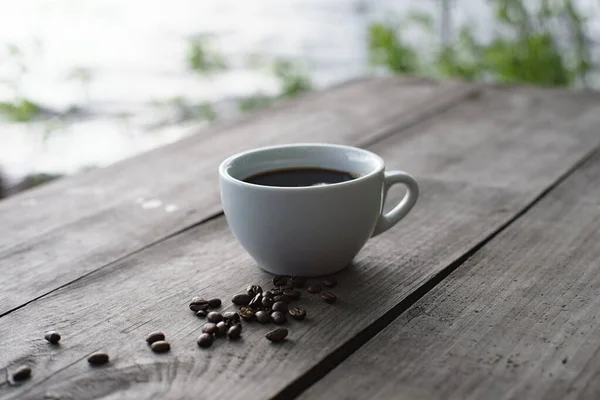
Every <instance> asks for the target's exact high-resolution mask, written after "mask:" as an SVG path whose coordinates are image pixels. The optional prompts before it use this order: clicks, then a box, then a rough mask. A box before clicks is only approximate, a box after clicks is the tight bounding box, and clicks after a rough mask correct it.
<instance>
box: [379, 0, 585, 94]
mask: <svg viewBox="0 0 600 400" xmlns="http://www.w3.org/2000/svg"><path fill="white" fill-rule="evenodd" d="M533 3H534V2H527V6H526V5H525V4H526V3H525V2H524V1H521V0H490V5H491V6H492V7H493V10H494V12H495V16H496V22H497V24H498V27H499V28H500V29H501V31H502V32H503V34H496V35H495V37H494V38H493V39H492V40H491V41H489V42H485V43H484V42H481V41H478V40H477V39H476V38H475V35H474V34H473V30H472V29H471V28H470V27H469V26H463V27H461V28H460V31H459V34H458V38H457V40H455V41H454V42H453V43H451V44H449V45H446V46H441V48H440V49H439V51H437V52H436V54H435V55H434V57H433V60H431V61H430V62H429V63H427V62H425V61H424V59H423V57H422V56H421V54H419V53H418V52H417V51H416V49H415V48H413V47H411V46H409V45H408V44H406V43H405V42H403V41H402V38H401V36H402V35H401V32H399V30H398V29H394V28H393V27H391V26H389V25H384V24H381V23H376V24H373V25H371V27H370V31H369V51H370V55H371V61H372V63H373V65H376V66H383V67H386V68H387V69H388V70H389V71H391V72H395V73H417V74H423V73H428V72H429V71H432V74H433V75H435V76H441V77H458V78H463V79H467V80H484V79H485V80H491V81H494V82H500V83H519V84H534V85H540V86H571V85H574V84H576V83H578V82H580V83H582V84H585V83H586V77H587V75H588V73H589V72H590V71H592V70H593V69H594V68H595V66H594V64H593V62H592V59H591V55H590V45H589V41H588V40H587V36H586V32H585V19H584V18H583V17H582V16H581V15H580V13H579V12H578V11H577V9H576V8H575V6H574V5H573V2H572V0H539V1H538V2H537V4H533ZM417 21H418V20H417ZM422 21H423V19H421V23H420V25H421V26H424V24H423V22H422ZM425 21H426V20H425ZM559 22H562V23H563V25H566V27H567V28H568V35H567V36H568V38H567V39H569V40H570V43H568V44H567V45H566V46H563V47H561V46H559V42H558V38H559V34H560V32H557V29H556V27H557V24H558V23H559ZM425 25H426V24H425ZM427 30H428V31H431V30H430V29H427ZM563 36H564V35H563ZM561 38H562V39H564V37H561Z"/></svg>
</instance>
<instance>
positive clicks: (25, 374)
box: [12, 365, 31, 382]
mask: <svg viewBox="0 0 600 400" xmlns="http://www.w3.org/2000/svg"><path fill="white" fill-rule="evenodd" d="M30 377H31V368H29V367H28V366H26V365H22V366H20V367H19V368H17V369H16V370H15V372H13V374H12V378H13V381H15V382H21V381H24V380H26V379H29V378H30Z"/></svg>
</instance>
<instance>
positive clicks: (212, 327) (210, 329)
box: [202, 322, 218, 335]
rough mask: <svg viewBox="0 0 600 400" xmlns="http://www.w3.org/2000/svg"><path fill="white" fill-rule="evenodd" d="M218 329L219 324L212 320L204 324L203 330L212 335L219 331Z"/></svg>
mask: <svg viewBox="0 0 600 400" xmlns="http://www.w3.org/2000/svg"><path fill="white" fill-rule="evenodd" d="M217 330H218V329H217V324H213V323H212V322H208V323H206V324H204V325H203V326H202V332H203V333H208V334H210V335H214V334H215V333H217Z"/></svg>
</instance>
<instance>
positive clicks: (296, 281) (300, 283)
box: [290, 276, 306, 288]
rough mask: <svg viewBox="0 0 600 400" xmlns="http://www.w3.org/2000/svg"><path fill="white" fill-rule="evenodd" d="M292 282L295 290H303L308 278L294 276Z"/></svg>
mask: <svg viewBox="0 0 600 400" xmlns="http://www.w3.org/2000/svg"><path fill="white" fill-rule="evenodd" d="M290 281H291V282H292V286H294V287H295V288H301V287H304V284H305V283H306V278H303V277H301V276H294V277H293V278H292V279H291V280H290Z"/></svg>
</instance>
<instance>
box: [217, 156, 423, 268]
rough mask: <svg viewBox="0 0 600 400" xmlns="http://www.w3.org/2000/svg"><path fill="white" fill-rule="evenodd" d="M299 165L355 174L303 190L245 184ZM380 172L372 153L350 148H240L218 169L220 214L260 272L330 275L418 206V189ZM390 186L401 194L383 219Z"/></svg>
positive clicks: (404, 178)
mask: <svg viewBox="0 0 600 400" xmlns="http://www.w3.org/2000/svg"><path fill="white" fill-rule="evenodd" d="M301 167H305V168H306V167H312V168H324V169H332V170H338V171H344V172H349V173H351V174H356V175H358V176H359V177H358V178H356V179H353V180H349V181H346V182H342V183H334V184H328V185H320V186H304V187H278V186H262V185H257V184H252V183H248V182H244V180H245V179H247V178H248V177H250V176H252V175H255V174H258V173H261V172H267V171H272V170H279V169H286V168H301ZM384 169H385V164H384V162H383V160H382V159H381V157H379V156H378V155H376V154H374V153H372V152H369V151H366V150H363V149H359V148H356V147H349V146H340V145H332V144H290V145H281V146H272V147H264V148H259V149H254V150H250V151H246V152H243V153H240V154H237V155H234V156H232V157H229V158H228V159H226V160H225V161H223V162H222V163H221V165H220V167H219V175H220V187H221V200H222V202H223V210H224V212H225V217H226V219H227V223H228V224H229V227H230V229H231V231H232V232H233V234H234V236H235V237H236V238H237V240H238V241H239V242H240V244H241V245H242V247H244V249H245V250H246V251H247V252H248V253H249V254H250V256H251V257H252V258H253V259H254V260H255V261H256V262H257V263H258V264H259V265H260V266H261V267H262V268H263V269H265V270H266V271H268V272H270V273H273V274H277V275H297V276H319V275H327V274H331V273H334V272H337V271H339V270H341V269H343V268H345V267H346V266H347V265H349V264H350V263H351V261H352V259H353V258H354V257H355V256H356V255H357V254H358V252H359V251H360V250H361V248H362V247H363V246H364V245H365V243H366V242H367V240H369V238H371V237H373V236H376V235H378V234H380V233H382V232H385V231H386V230H388V229H389V228H391V227H392V226H394V225H395V224H396V223H397V222H398V221H400V220H401V219H402V218H403V217H404V216H405V215H406V214H407V213H408V212H409V211H410V209H411V208H412V207H413V206H414V204H415V202H416V201H417V197H418V195H419V187H418V185H417V182H416V181H415V180H414V179H413V177H411V176H410V175H409V174H407V173H405V172H401V171H391V172H385V170H384ZM396 183H402V184H404V185H406V189H407V191H406V194H405V196H404V198H403V199H402V201H400V203H398V204H397V205H396V206H395V207H394V208H393V209H392V210H391V211H390V212H388V213H385V214H383V204H384V202H385V198H386V195H387V192H388V190H389V188H390V187H391V186H392V185H394V184H396Z"/></svg>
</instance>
